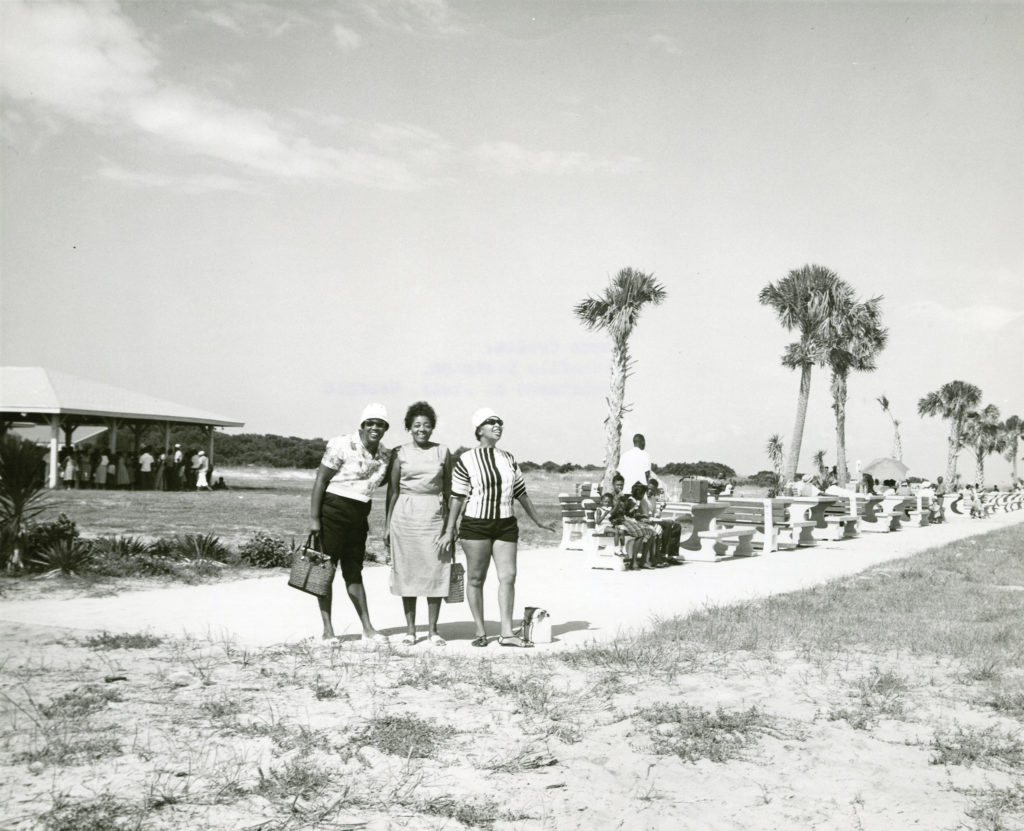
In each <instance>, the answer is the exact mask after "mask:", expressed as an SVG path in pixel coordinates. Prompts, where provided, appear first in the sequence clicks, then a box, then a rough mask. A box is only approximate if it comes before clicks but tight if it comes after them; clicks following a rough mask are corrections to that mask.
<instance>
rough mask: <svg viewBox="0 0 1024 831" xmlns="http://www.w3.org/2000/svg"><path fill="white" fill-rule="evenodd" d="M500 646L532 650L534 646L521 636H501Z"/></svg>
mask: <svg viewBox="0 0 1024 831" xmlns="http://www.w3.org/2000/svg"><path fill="white" fill-rule="evenodd" d="M498 646H514V647H516V648H517V649H532V648H533V644H532V643H530V642H529V641H527V640H524V639H523V638H521V637H519V635H500V636H499V637H498Z"/></svg>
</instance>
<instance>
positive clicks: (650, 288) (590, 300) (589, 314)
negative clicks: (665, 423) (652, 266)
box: [573, 268, 667, 489]
mask: <svg viewBox="0 0 1024 831" xmlns="http://www.w3.org/2000/svg"><path fill="white" fill-rule="evenodd" d="M666 296H667V293H666V291H665V287H664V286H663V285H662V284H661V283H659V282H658V281H657V280H655V279H654V277H653V276H652V275H650V274H645V273H644V272H642V271H637V270H635V269H632V268H624V269H622V270H621V271H619V273H618V274H616V275H615V276H614V277H612V278H611V280H609V282H608V285H607V286H606V287H605V289H604V291H603V292H601V294H599V295H598V296H597V297H587V298H586V299H584V300H581V301H580V302H579V303H577V304H576V305H575V306H574V307H573V313H574V314H575V315H576V317H577V318H578V319H579V321H580V322H581V323H582V324H583V325H584V326H585V327H586V328H587V329H590V330H592V331H603V332H606V333H607V334H608V335H609V337H610V338H611V340H612V361H611V379H610V383H609V386H608V398H607V399H606V400H607V403H608V415H607V417H606V418H605V423H604V428H605V472H604V481H603V485H604V488H605V489H609V488H610V487H611V480H612V476H613V475H614V474H615V470H616V468H617V467H618V465H619V455H620V452H621V450H622V419H623V416H624V415H625V414H626V412H627V411H628V409H629V408H628V407H627V406H626V379H627V378H628V377H629V376H630V374H631V373H632V369H633V364H632V360H631V358H630V354H629V339H630V336H631V335H632V334H633V330H634V329H635V328H636V325H637V321H638V320H639V319H640V313H641V312H642V311H643V309H644V308H645V307H646V306H649V305H654V306H657V305H659V304H660V303H661V302H662V301H663V300H664V299H665V297H666Z"/></svg>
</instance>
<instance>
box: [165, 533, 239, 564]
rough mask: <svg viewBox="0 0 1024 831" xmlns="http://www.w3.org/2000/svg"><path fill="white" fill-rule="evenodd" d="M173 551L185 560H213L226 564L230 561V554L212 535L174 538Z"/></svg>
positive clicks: (218, 539)
mask: <svg viewBox="0 0 1024 831" xmlns="http://www.w3.org/2000/svg"><path fill="white" fill-rule="evenodd" d="M174 546H175V549H176V551H177V553H178V555H179V556H180V557H184V558H185V559H186V560H213V561H215V562H218V563H226V562H228V561H229V560H231V559H232V557H231V552H230V551H229V550H228V549H227V548H226V547H225V546H224V545H223V544H222V543H221V541H220V537H217V536H215V535H214V534H183V535H182V536H180V537H176V538H175V542H174Z"/></svg>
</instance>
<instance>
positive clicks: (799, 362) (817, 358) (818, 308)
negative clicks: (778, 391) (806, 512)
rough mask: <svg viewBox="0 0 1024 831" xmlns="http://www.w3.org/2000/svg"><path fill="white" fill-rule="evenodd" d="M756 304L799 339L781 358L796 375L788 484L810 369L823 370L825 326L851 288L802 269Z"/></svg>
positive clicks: (828, 274) (824, 273)
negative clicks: (759, 304) (796, 393)
mask: <svg viewBox="0 0 1024 831" xmlns="http://www.w3.org/2000/svg"><path fill="white" fill-rule="evenodd" d="M757 299H758V301H759V302H760V303H761V304H762V305H764V306H770V307H771V308H772V309H773V310H774V311H775V314H776V316H777V317H778V319H779V323H781V324H782V325H783V327H785V328H786V330H788V331H794V330H796V331H797V332H798V333H799V339H798V340H796V341H795V342H793V343H791V344H789V345H788V346H787V347H786V351H785V352H784V353H783V355H782V365H783V366H784V367H787V368H788V369H799V370H800V391H799V395H798V396H797V407H796V420H795V422H794V424H793V436H792V438H791V439H790V445H789V456H788V458H787V459H786V469H785V472H784V476H785V477H786V481H793V480H794V479H795V478H796V469H797V466H798V465H799V463H800V443H801V442H802V441H803V436H804V422H805V421H806V420H807V402H808V400H809V399H810V397H811V369H812V368H813V367H814V365H815V364H817V365H818V366H822V365H824V363H825V361H826V357H827V355H826V349H827V344H828V340H827V336H828V334H829V331H830V326H831V325H832V324H833V323H834V322H835V320H834V318H835V316H836V314H837V312H838V311H839V310H841V309H843V308H846V307H847V306H849V304H850V303H851V302H852V299H853V289H852V288H851V287H850V285H849V284H848V283H846V282H845V281H844V280H841V279H840V278H839V276H838V275H837V274H836V273H835V272H833V271H829V269H827V268H825V267H823V266H820V265H805V266H804V267H803V268H800V269H794V270H793V271H790V272H789V274H787V275H786V276H785V277H783V278H782V279H781V280H779V281H778V282H777V283H769V284H768V285H767V286H765V287H764V288H763V289H761V292H760V294H758V296H757Z"/></svg>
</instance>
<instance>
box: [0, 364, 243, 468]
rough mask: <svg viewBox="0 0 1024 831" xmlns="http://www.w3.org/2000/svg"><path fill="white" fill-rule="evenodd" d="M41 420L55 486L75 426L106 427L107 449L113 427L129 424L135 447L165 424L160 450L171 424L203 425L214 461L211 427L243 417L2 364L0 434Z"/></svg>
mask: <svg viewBox="0 0 1024 831" xmlns="http://www.w3.org/2000/svg"><path fill="white" fill-rule="evenodd" d="M29 424H42V425H47V426H49V428H50V460H49V461H50V464H49V485H50V487H51V488H53V487H56V486H57V478H58V471H57V462H58V455H59V451H60V445H61V441H60V438H61V432H62V431H63V433H64V444H66V445H67V446H68V447H70V446H71V445H72V438H73V435H74V432H75V429H76V428H78V427H88V426H101V427H106V428H107V429H108V430H109V431H110V449H111V450H112V451H116V450H117V431H118V428H120V427H130V428H131V429H132V431H133V433H134V436H135V447H134V448H133V449H134V450H138V444H139V437H140V435H141V433H142V431H143V429H145V428H146V427H151V426H153V425H154V424H162V425H164V450H165V451H167V450H169V449H170V440H171V427H172V426H179V425H190V426H199V427H202V428H203V430H204V432H205V433H206V434H207V435H208V436H209V449H208V450H207V454H208V455H209V457H210V462H211V464H212V463H213V428H214V427H242V426H243V425H244V424H245V422H243V421H236V420H235V419H231V418H225V417H224V416H221V415H217V414H215V413H210V412H206V411H204V410H197V409H195V408H194V407H189V406H187V405H184V404H176V403H174V402H172V401H164V400H163V399H160V398H153V397H152V396H149V395H144V394H142V393H138V392H134V391H132V390H126V389H122V388H121V387H114V386H111V385H110V384H102V383H98V382H96V381H88V380H86V379H84V378H78V377H76V376H74V375H68V374H66V373H64V372H56V371H54V370H52V369H44V368H43V367H38V366H4V367H0V435H2V434H4V433H6V432H7V430H8V429H10V428H11V427H18V426H22V425H29Z"/></svg>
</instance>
